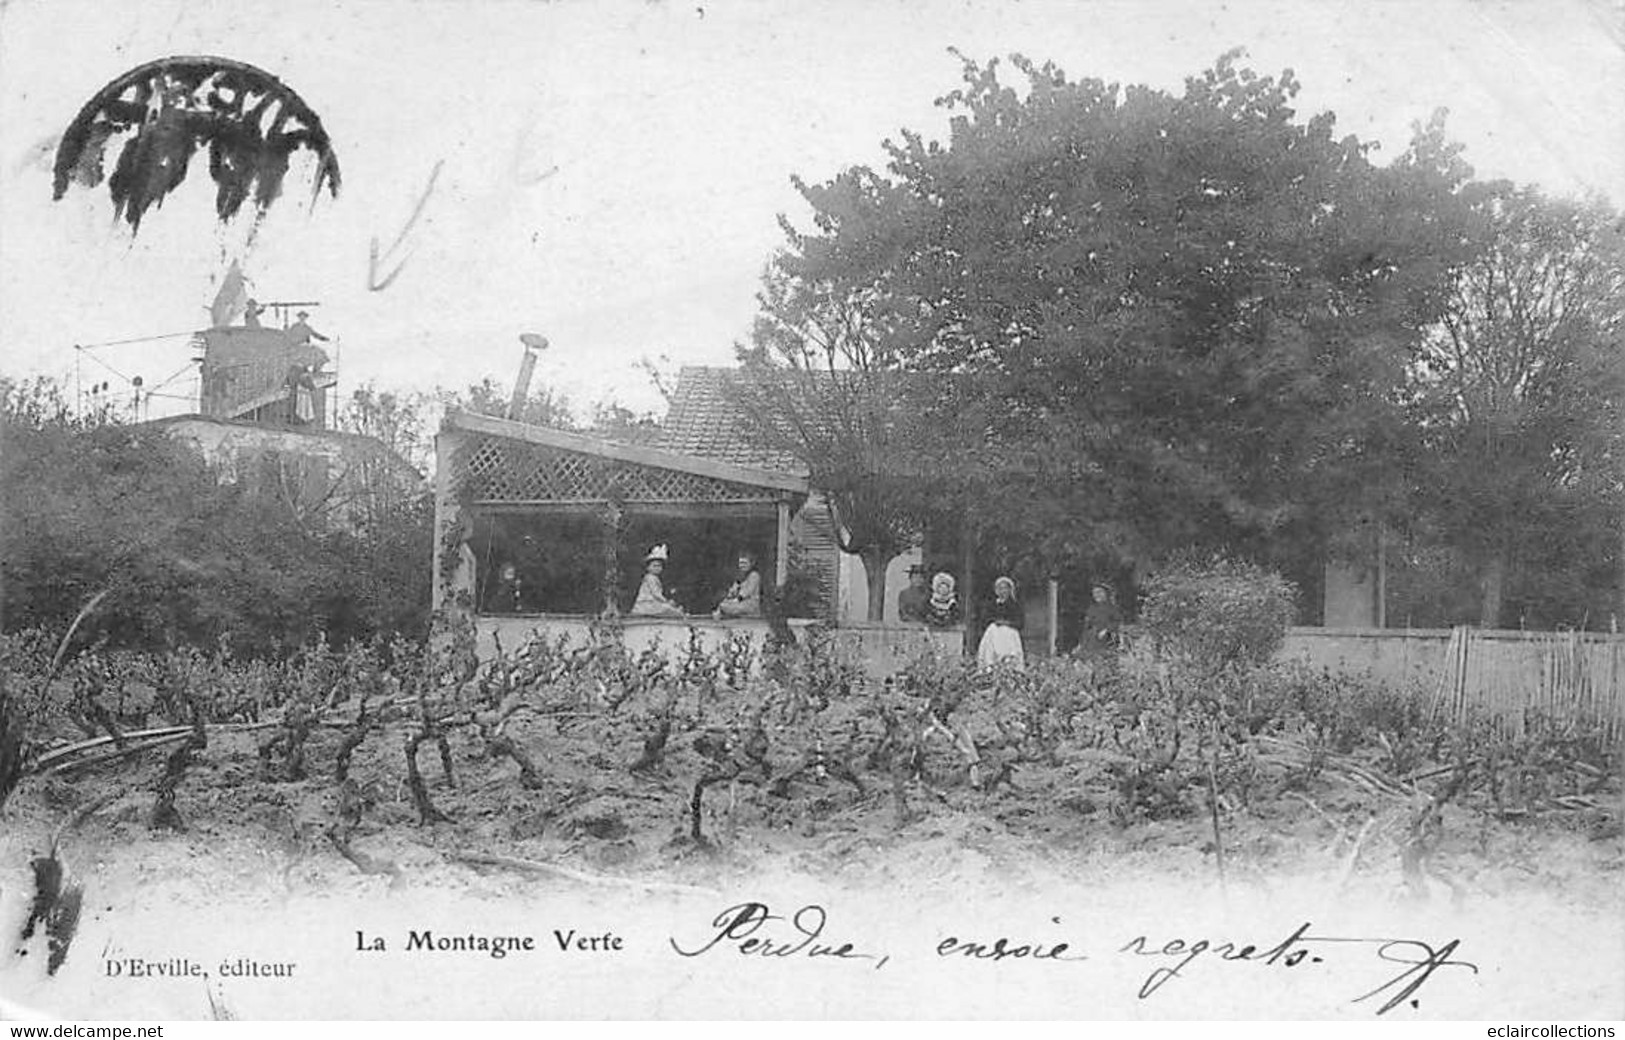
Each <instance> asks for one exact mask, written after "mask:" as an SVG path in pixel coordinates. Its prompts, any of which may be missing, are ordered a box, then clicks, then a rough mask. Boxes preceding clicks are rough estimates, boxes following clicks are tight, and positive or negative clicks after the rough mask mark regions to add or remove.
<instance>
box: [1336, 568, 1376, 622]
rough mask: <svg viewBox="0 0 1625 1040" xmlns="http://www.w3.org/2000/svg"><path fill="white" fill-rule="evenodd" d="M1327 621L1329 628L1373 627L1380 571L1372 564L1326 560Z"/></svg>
mask: <svg viewBox="0 0 1625 1040" xmlns="http://www.w3.org/2000/svg"><path fill="white" fill-rule="evenodd" d="M1324 606H1325V616H1324V624H1325V626H1326V627H1327V628H1372V627H1374V626H1375V625H1376V624H1377V620H1378V619H1377V575H1376V570H1375V569H1374V568H1372V567H1366V566H1363V565H1355V564H1339V563H1328V564H1326V589H1325V599H1324Z"/></svg>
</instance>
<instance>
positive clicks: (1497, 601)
mask: <svg viewBox="0 0 1625 1040" xmlns="http://www.w3.org/2000/svg"><path fill="white" fill-rule="evenodd" d="M1506 573H1507V567H1506V560H1505V558H1503V557H1501V556H1494V557H1491V558H1490V560H1489V562H1488V563H1486V564H1485V565H1484V570H1483V572H1482V573H1481V574H1480V576H1479V583H1480V586H1481V588H1482V590H1483V593H1484V597H1483V599H1482V600H1481V601H1480V606H1479V613H1478V623H1479V625H1480V626H1481V627H1483V628H1499V627H1500V624H1501V599H1502V597H1503V595H1504V593H1505V590H1506Z"/></svg>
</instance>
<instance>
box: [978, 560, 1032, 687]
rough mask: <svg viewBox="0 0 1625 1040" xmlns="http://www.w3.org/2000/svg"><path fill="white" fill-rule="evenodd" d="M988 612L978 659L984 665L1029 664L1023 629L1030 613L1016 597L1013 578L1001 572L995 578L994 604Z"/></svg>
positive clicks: (1018, 666)
mask: <svg viewBox="0 0 1625 1040" xmlns="http://www.w3.org/2000/svg"><path fill="white" fill-rule="evenodd" d="M987 616H988V623H987V628H986V630H984V631H983V632H982V643H981V645H980V646H979V647H977V650H976V661H977V663H978V664H980V665H981V666H982V667H983V668H992V667H993V666H995V665H998V664H1003V663H1008V664H1013V665H1014V666H1015V667H1017V668H1023V667H1025V666H1026V654H1025V653H1024V652H1023V650H1022V648H1021V630H1022V628H1023V627H1024V626H1025V625H1026V624H1027V613H1026V611H1024V610H1022V609H1021V604H1020V602H1018V601H1017V600H1016V583H1015V582H1014V581H1013V580H1011V579H1010V578H1008V577H1005V576H1000V577H999V578H997V579H996V580H994V582H993V605H992V606H991V607H989V608H988V612H987Z"/></svg>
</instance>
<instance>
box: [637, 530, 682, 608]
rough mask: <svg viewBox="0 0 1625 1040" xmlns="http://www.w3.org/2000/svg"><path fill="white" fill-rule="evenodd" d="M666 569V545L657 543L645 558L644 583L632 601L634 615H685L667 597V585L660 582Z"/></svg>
mask: <svg viewBox="0 0 1625 1040" xmlns="http://www.w3.org/2000/svg"><path fill="white" fill-rule="evenodd" d="M665 569H666V547H665V546H664V545H657V546H655V547H654V548H653V549H650V550H649V555H647V556H645V557H644V558H643V584H641V585H639V586H638V598H637V599H635V600H633V601H632V611H631V613H632V616H634V617H682V616H683V608H682V607H679V606H678V605H677V604H675V603H673V602H672V601H671V600H669V599H667V598H666V587H665V586H664V585H662V584H661V582H660V574H661V572H662V571H664V570H665Z"/></svg>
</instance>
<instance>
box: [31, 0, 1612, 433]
mask: <svg viewBox="0 0 1625 1040" xmlns="http://www.w3.org/2000/svg"><path fill="white" fill-rule="evenodd" d="M950 47H953V48H957V49H958V50H960V51H961V52H963V53H964V54H966V55H967V56H969V57H972V58H976V59H986V58H991V57H1000V58H1005V59H1007V58H1008V56H1009V55H1011V54H1013V53H1021V54H1025V55H1027V56H1029V57H1031V58H1034V59H1035V60H1039V61H1043V60H1053V61H1055V62H1057V63H1058V64H1059V65H1060V66H1061V67H1062V68H1063V69H1065V70H1066V71H1067V73H1068V74H1070V75H1071V76H1073V77H1081V76H1098V77H1101V78H1103V79H1106V80H1108V81H1116V82H1120V83H1124V84H1128V83H1148V84H1150V85H1152V86H1156V87H1162V88H1167V89H1178V88H1179V86H1180V84H1181V83H1182V82H1183V80H1184V78H1185V77H1186V76H1190V75H1195V74H1197V73H1199V72H1200V71H1201V70H1202V69H1204V68H1205V67H1207V66H1208V65H1210V64H1211V63H1212V62H1213V61H1214V59H1216V58H1217V57H1218V56H1219V55H1220V54H1221V53H1223V52H1224V51H1226V50H1228V49H1230V48H1232V47H1242V48H1245V50H1246V62H1247V63H1248V64H1250V65H1251V66H1252V67H1253V68H1255V69H1257V70H1258V71H1259V72H1261V73H1267V74H1275V73H1278V72H1279V71H1280V70H1282V69H1284V68H1291V69H1293V70H1294V72H1295V73H1296V75H1297V78H1298V79H1299V80H1300V81H1301V83H1302V85H1303V90H1302V92H1301V93H1300V95H1299V97H1298V109H1299V112H1300V114H1301V115H1302V116H1303V117H1304V118H1307V117H1308V116H1309V115H1310V114H1313V113H1316V112H1321V111H1326V110H1329V111H1332V112H1334V113H1336V114H1337V117H1338V123H1337V125H1338V130H1339V131H1340V132H1342V133H1353V134H1355V135H1357V136H1359V137H1360V138H1361V139H1364V140H1372V141H1376V142H1377V143H1378V144H1379V145H1380V146H1381V151H1379V152H1378V153H1377V160H1378V161H1379V162H1385V161H1388V160H1389V159H1392V158H1395V157H1397V156H1398V155H1399V153H1400V152H1401V151H1402V150H1403V149H1404V147H1405V144H1406V142H1407V141H1408V139H1409V136H1410V127H1411V125H1412V123H1413V122H1416V121H1419V120H1425V119H1426V118H1427V117H1428V115H1429V114H1430V113H1431V112H1433V111H1434V110H1435V109H1437V108H1441V107H1443V108H1448V109H1449V110H1450V116H1449V121H1448V123H1447V127H1448V131H1449V133H1450V135H1451V136H1452V137H1453V138H1455V139H1456V140H1458V141H1460V142H1461V143H1463V144H1464V145H1465V146H1466V152H1465V158H1466V159H1467V161H1468V162H1470V163H1471V164H1472V165H1473V166H1474V167H1475V169H1476V170H1477V171H1478V173H1479V175H1480V176H1484V177H1508V178H1511V179H1514V180H1516V181H1519V182H1525V183H1535V184H1539V185H1541V186H1542V187H1544V188H1545V189H1547V190H1548V191H1550V192H1552V193H1555V194H1564V195H1579V194H1584V193H1600V194H1602V195H1604V196H1606V197H1608V198H1609V199H1610V200H1611V201H1612V202H1613V203H1614V204H1615V205H1616V206H1617V205H1620V204H1621V202H1622V201H1625V3H1622V2H1621V0H1427V2H1410V0H1406V2H1389V0H1358V2H1356V0H1348V2H1335V0H1225V2H1216V0H1215V2H1206V0H1204V2H1194V0H1191V2H1186V0H1133V2H1122V0H1073V2H1065V3H1061V2H1020V0H1005V2H990V0H913V2H900V0H824V2H813V0H799V2H791V0H784V2H766V0H759V2H739V0H717V2H713V0H684V2H681V3H679V2H675V0H673V2H653V0H614V2H612V0H603V2H588V0H558V2H553V3H543V2H535V0H441V2H430V0H421V2H409V0H319V2H310V0H279V2H276V3H272V2H270V0H263V2H260V3H239V2H235V0H156V2H148V0H142V2H139V3H136V2H130V3H120V4H108V3H105V2H101V0H96V2H79V0H0V375H5V376H11V377H14V378H16V377H28V376H34V375H46V376H50V377H53V378H56V379H58V380H61V381H62V382H63V383H64V384H65V385H66V386H68V387H69V388H70V389H71V388H72V387H73V386H74V385H75V381H76V379H77V381H78V385H79V386H81V387H83V386H88V385H92V384H94V383H96V382H98V381H106V382H108V383H109V384H110V393H111V394H112V395H113V398H114V399H115V400H122V401H127V400H128V394H129V384H128V379H129V377H132V376H136V375H139V376H141V377H142V378H143V380H144V382H145V384H146V385H147V387H148V388H149V389H156V390H157V393H158V395H160V396H154V397H152V398H151V399H150V400H149V404H148V407H149V408H150V409H151V411H150V413H147V414H151V415H154V416H156V415H160V414H175V413H180V412H186V411H192V410H195V409H194V403H193V401H192V399H191V395H192V394H194V393H195V387H196V378H195V372H196V366H195V365H193V364H192V362H191V360H190V359H191V358H192V357H193V356H195V353H194V351H193V350H192V349H191V348H190V347H189V346H188V335H187V333H188V332H189V331H190V330H192V329H197V328H202V327H203V326H205V325H206V324H207V313H208V312H207V307H208V305H209V303H210V301H211V300H212V299H213V297H214V294H215V292H216V289H217V287H218V285H219V282H220V279H221V278H222V277H223V276H224V274H225V271H226V269H227V267H228V265H229V263H230V262H231V261H232V260H234V259H236V260H239V261H240V263H241V266H242V269H243V271H244V273H245V274H246V275H247V276H248V278H249V280H250V288H251V291H252V293H253V294H254V295H255V296H257V297H258V298H259V299H261V300H315V301H320V304H321V306H319V307H316V308H312V310H313V311H314V314H313V317H312V319H311V324H312V325H314V326H315V327H316V328H317V329H318V330H319V331H322V332H323V333H325V334H327V335H329V336H332V337H334V339H335V340H336V342H337V350H336V353H337V362H338V365H337V367H338V369H339V373H340V377H341V379H342V383H341V389H342V390H344V391H346V392H347V391H348V390H350V389H353V388H355V387H357V386H360V385H362V384H365V383H372V384H374V385H375V386H377V387H379V388H381V389H391V390H405V391H414V390H430V389H433V388H434V387H437V386H445V387H463V386H467V385H468V384H470V383H474V382H477V381H479V380H480V379H482V378H484V377H487V376H489V377H492V378H494V379H495V380H497V381H498V382H499V383H501V384H504V385H507V384H509V383H510V382H511V380H512V379H513V377H514V373H515V372H516V370H517V368H518V363H519V359H520V355H521V350H522V348H521V347H520V344H519V340H518V336H519V334H520V333H522V332H538V333H541V334H542V335H545V336H546V337H548V339H549V341H550V343H551V346H550V347H549V348H548V350H547V351H545V352H544V354H543V356H542V358H541V361H540V363H539V365H538V367H537V375H536V379H537V381H538V383H546V384H547V385H549V386H551V387H553V388H555V389H556V390H558V391H561V392H563V393H564V394H566V395H567V396H568V397H569V398H571V399H572V400H573V401H574V402H576V403H577V405H578V406H584V405H586V404H588V403H590V402H595V401H604V400H611V399H613V400H618V401H620V402H622V403H624V404H626V405H628V406H629V407H632V408H633V409H635V410H639V411H642V410H658V409H659V407H660V404H661V398H660V396H659V393H658V391H657V390H656V388H655V386H654V385H653V383H652V381H651V380H650V378H649V376H648V374H647V372H646V371H645V368H644V366H643V365H642V362H643V361H644V360H645V359H647V360H649V361H652V362H654V364H655V366H656V368H657V369H660V370H662V371H665V372H667V373H671V372H673V371H675V368H676V366H678V365H681V364H728V363H729V362H730V361H731V360H732V358H733V346H734V344H735V343H736V342H737V341H739V340H742V339H743V338H744V337H746V336H747V335H748V333H749V330H750V325H751V320H752V318H753V316H754V314H755V293H756V290H757V286H758V284H759V281H760V277H761V273H762V270H763V267H764V265H765V264H766V263H767V262H768V261H769V259H770V258H771V256H772V254H773V252H774V250H775V249H776V248H778V247H779V246H780V245H781V244H782V242H783V236H782V232H781V231H780V229H779V226H778V218H779V216H780V214H784V215H786V216H788V217H789V219H790V220H791V221H792V222H795V223H798V224H802V225H803V226H804V224H805V219H806V216H807V210H806V207H805V205H804V204H803V203H802V201H801V199H800V197H799V196H798V195H797V194H796V192H795V191H794V189H793V187H792V186H791V178H792V176H793V175H799V176H801V177H802V178H804V179H806V180H810V181H814V182H817V181H822V180H826V179H828V178H830V177H832V176H834V175H835V174H836V173H838V172H839V171H840V170H841V169H842V168H844V167H846V166H849V165H853V164H860V163H861V164H868V165H880V164H882V163H883V162H884V152H883V149H882V142H883V141H885V140H886V139H888V138H895V137H897V136H898V133H899V131H900V130H901V129H903V128H908V129H913V130H918V131H921V132H924V133H926V134H927V135H928V136H935V135H938V134H940V133H941V132H942V131H943V130H944V129H945V127H946V116H945V114H944V113H943V112H942V111H941V110H939V109H937V108H935V107H934V106H933V104H932V102H933V99H935V98H936V97H938V96H940V95H942V94H944V93H946V92H947V91H949V90H952V89H954V87H956V86H957V85H958V78H959V60H958V59H957V58H955V57H954V56H953V55H952V54H950V53H949V48H950ZM181 54H212V55H220V56H224V57H230V58H234V59H237V60H239V61H245V62H249V63H251V64H254V65H257V66H259V67H261V68H263V69H265V70H267V71H269V72H271V73H273V74H274V75H276V76H278V77H280V78H281V79H282V80H283V82H285V83H286V84H288V85H289V86H290V87H292V88H293V89H294V90H295V91H297V92H298V93H299V94H300V95H301V96H302V97H303V98H304V100H305V101H306V102H307V103H308V104H310V105H311V106H312V107H313V108H314V109H315V110H316V111H317V112H318V113H319V114H320V116H321V117H322V120H323V122H324V124H325V127H326V129H327V131H328V133H329V134H330V135H331V137H332V139H333V143H334V147H335V150H336V152H337V155H338V159H339V163H340V166H341V168H342V172H343V187H342V190H341V192H340V194H339V196H338V198H337V199H334V198H331V197H329V196H327V195H326V194H323V195H322V196H321V197H320V198H319V199H316V200H315V201H314V202H312V200H311V194H310V186H311V183H312V173H313V168H312V165H311V164H309V163H306V164H305V165H304V166H301V165H299V164H298V163H296V164H295V166H294V168H293V170H292V171H291V172H290V174H289V176H288V178H287V180H286V182H285V185H284V194H283V197H282V198H281V199H280V200H279V201H278V202H277V203H276V204H275V205H274V206H273V207H272V208H271V210H270V212H269V214H268V215H267V216H266V218H265V219H264V220H263V221H262V222H260V223H259V224H258V225H257V226H255V223H254V221H253V220H252V219H251V216H250V214H249V213H248V211H247V209H246V208H245V212H244V213H243V214H242V215H241V216H239V218H238V219H237V220H236V221H235V222H233V223H232V224H230V225H228V226H225V227H221V226H220V225H219V224H218V223H217V222H216V221H215V218H214V212H213V185H212V183H211V182H210V181H209V179H208V177H207V168H206V164H205V163H204V162H203V161H197V160H195V161H194V164H193V167H192V171H191V174H190V176H189V178H188V180H187V183H186V184H185V185H184V186H183V187H182V188H181V189H180V190H179V191H178V192H177V193H175V194H174V195H173V196H171V197H170V198H169V199H168V200H166V201H165V203H164V204H163V206H162V208H161V209H156V210H154V211H150V212H149V213H148V215H147V217H146V219H145V221H144V222H143V224H142V227H141V231H140V233H139V235H136V236H132V235H131V233H130V231H129V229H128V227H127V226H125V225H122V224H117V223H115V222H114V220H113V207H112V203H111V201H110V199H109V198H108V196H107V192H106V187H105V185H103V186H100V187H98V188H95V189H89V188H84V187H79V186H75V187H74V188H72V189H71V190H70V192H69V194H68V195H67V196H66V197H65V198H64V199H63V200H61V201H59V202H53V201H52V200H51V174H50V168H51V162H52V159H53V157H54V151H55V147H56V143H57V139H58V136H59V135H60V133H61V131H62V129H63V128H64V127H65V126H66V125H67V124H68V122H69V121H70V120H71V119H72V118H73V116H74V114H75V113H76V112H77V111H78V109H79V107H80V106H81V105H82V104H83V103H84V102H85V101H87V100H88V99H89V98H90V97H91V96H92V95H93V94H94V93H95V92H96V91H97V90H98V89H100V88H101V86H102V85H103V84H105V83H107V82H108V81H110V80H112V79H113V78H115V77H116V76H118V75H119V74H120V73H122V72H124V71H126V70H128V69H130V68H133V67H135V66H137V65H140V64H142V63H144V62H147V61H151V60H153V59H155V58H160V57H166V56H171V55H181ZM437 170H438V173H437V172H436V171H437ZM431 182H432V184H433V189H432V190H428V189H429V186H430V184H431ZM426 191H427V193H428V197H427V201H426V202H424V203H423V206H422V211H421V215H420V217H419V219H418V220H417V221H416V222H415V223H414V224H413V225H412V226H411V229H410V231H409V233H408V234H407V235H406V236H405V237H404V239H403V240H402V241H401V242H400V243H399V244H398V245H397V244H396V239H397V236H400V235H401V232H402V230H403V228H404V227H406V225H407V224H408V221H409V219H410V217H411V216H412V214H413V211H414V209H415V208H416V207H417V206H418V204H419V202H420V201H421V200H423V198H424V195H425V192H426ZM374 241H376V242H377V244H378V249H379V251H380V252H381V253H382V261H383V265H384V267H385V268H386V269H387V268H390V267H393V265H394V262H396V261H398V260H400V259H403V258H404V260H405V263H404V266H403V267H402V268H401V271H400V274H399V276H398V277H397V278H396V279H395V280H394V281H393V282H392V283H391V284H390V285H389V287H388V288H387V289H384V290H383V291H374V290H372V289H371V288H369V247H370V246H371V245H372V243H373V242H374ZM149 337H156V338H149ZM132 339H137V340H141V342H134V343H121V342H114V341H124V340H132ZM110 343H111V344H112V345H103V344H110ZM78 348H83V349H78ZM163 395H167V396H163Z"/></svg>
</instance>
